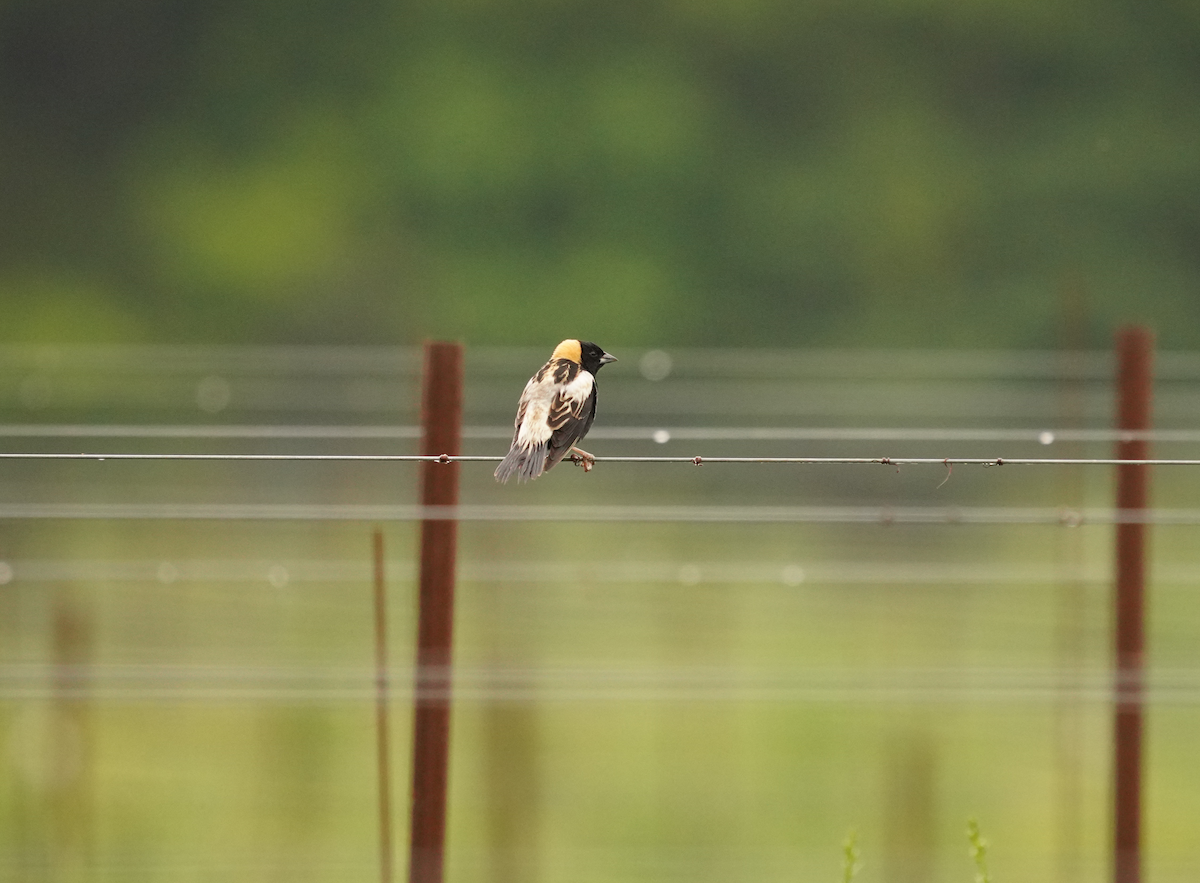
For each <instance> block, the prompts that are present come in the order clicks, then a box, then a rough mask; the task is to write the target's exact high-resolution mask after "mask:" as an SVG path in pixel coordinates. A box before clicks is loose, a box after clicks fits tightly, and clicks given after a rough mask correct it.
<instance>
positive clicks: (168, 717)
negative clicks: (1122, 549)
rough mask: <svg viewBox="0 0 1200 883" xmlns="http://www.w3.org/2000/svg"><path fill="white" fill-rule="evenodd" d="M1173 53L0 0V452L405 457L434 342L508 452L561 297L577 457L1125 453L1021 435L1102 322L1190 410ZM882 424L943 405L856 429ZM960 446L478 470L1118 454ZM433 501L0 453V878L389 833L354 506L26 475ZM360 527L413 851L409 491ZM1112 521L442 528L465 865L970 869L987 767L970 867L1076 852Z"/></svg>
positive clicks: (788, 487) (1198, 191) (304, 469)
mask: <svg viewBox="0 0 1200 883" xmlns="http://www.w3.org/2000/svg"><path fill="white" fill-rule="evenodd" d="M1198 47H1200V7H1198V6H1197V5H1196V4H1195V3H1193V2H1185V0H1163V2H1159V3H1155V4H1139V3H1134V2H1129V0H1126V2H1117V0H1096V2H1088V3H1083V2H1059V0H1045V2H1040V3H1029V2H1019V0H1008V2H979V0H959V2H956V3H949V2H944V0H925V2H917V0H862V2H859V3H856V4H847V3H835V2H825V0H809V2H782V0H690V2H611V3H606V4H599V3H582V2H565V0H563V2H559V0H525V2H521V3H514V2H502V0H496V2H488V0H447V2H442V3H399V2H397V3H372V2H364V0H343V2H339V3H332V2H323V0H316V2H311V3H306V4H283V3H278V2H264V0H241V2H236V3H235V2H229V0H160V2H150V0H121V2H94V3H83V2H78V0H0V304H2V305H3V321H0V447H2V448H3V450H7V451H29V450H42V451H55V450H58V451H70V450H81V449H88V450H103V451H147V452H152V451H160V452H161V451H167V452H205V451H211V452H223V451H226V452H227V451H233V452H260V453H265V452H281V453H286V452H303V453H372V452H379V453H397V452H401V453H403V452H409V451H411V450H412V449H413V447H414V445H415V442H414V435H415V433H416V431H417V430H416V428H415V423H416V419H417V417H416V413H415V401H416V393H415V385H416V376H417V370H418V362H419V355H418V353H417V352H416V351H415V350H413V349H411V346H412V345H413V344H415V343H418V342H419V341H420V340H422V339H424V338H428V337H440V338H451V339H458V340H462V341H464V342H466V344H467V354H468V387H467V417H466V419H467V423H468V427H469V429H470V432H469V433H468V440H467V452H468V453H475V454H488V455H499V454H501V453H503V450H504V449H505V446H506V444H507V440H506V437H507V436H508V434H509V433H510V431H511V430H510V426H511V423H510V421H511V418H512V409H513V406H514V405H515V401H516V397H517V395H518V394H519V391H520V389H521V385H522V384H523V383H524V381H525V379H526V378H527V377H528V376H529V374H530V373H531V372H532V371H533V370H535V369H536V367H537V366H538V365H540V364H541V362H542V361H543V360H544V359H545V358H546V356H547V355H548V353H549V350H550V348H551V347H552V346H553V344H554V343H556V342H557V341H558V340H559V339H562V338H564V337H568V336H582V337H585V338H591V339H594V340H596V341H598V342H600V343H601V344H602V345H603V346H604V347H605V348H606V349H608V350H610V351H612V352H613V353H614V354H616V355H617V356H619V357H620V359H621V362H620V363H618V364H617V365H614V366H612V367H610V368H606V369H605V373H604V375H603V376H602V377H601V387H602V390H603V395H602V402H601V413H600V418H599V421H598V423H597V427H596V429H595V430H594V432H593V434H592V437H591V438H590V439H589V441H590V442H591V444H590V445H589V448H590V449H591V450H593V451H594V452H595V453H597V454H598V455H605V454H608V455H614V454H659V453H666V454H679V455H687V456H692V455H695V454H697V453H700V454H704V455H708V456H714V455H718V454H732V455H755V454H761V455H766V456H769V455H780V456H783V455H861V456H878V455H880V454H881V453H884V454H887V455H889V456H907V455H911V456H934V457H944V456H947V455H950V456H1006V457H1012V456H1038V455H1042V454H1046V453H1061V454H1063V455H1064V456H1080V455H1082V456H1104V455H1107V454H1108V453H1109V452H1110V446H1109V444H1108V443H1107V442H1097V443H1084V442H1078V441H1067V440H1064V437H1056V438H1055V439H1054V440H1053V441H1052V442H1051V446H1050V447H1047V445H1046V444H1045V442H1044V441H1042V440H1039V438H1038V435H1039V433H1040V432H1042V431H1045V430H1048V429H1055V430H1061V429H1062V428H1071V427H1075V428H1079V427H1082V428H1091V429H1103V428H1105V427H1108V426H1110V425H1111V401H1112V389H1111V384H1110V382H1109V378H1110V375H1111V367H1112V366H1111V363H1110V362H1109V361H1108V360H1107V358H1106V356H1105V354H1104V352H1103V351H1104V350H1105V349H1106V348H1107V347H1108V346H1109V343H1110V339H1111V332H1112V329H1113V327H1114V326H1115V325H1116V324H1117V323H1120V322H1127V321H1141V322H1146V323H1148V324H1150V325H1152V326H1153V327H1154V328H1155V329H1156V330H1157V332H1158V335H1159V342H1160V344H1161V346H1162V347H1163V348H1164V349H1165V350H1168V351H1169V352H1168V353H1167V354H1166V355H1164V357H1163V359H1162V361H1161V362H1160V373H1159V387H1158V405H1157V407H1158V417H1157V419H1158V421H1159V423H1160V425H1162V426H1164V427H1166V428H1168V429H1172V430H1184V431H1191V430H1192V428H1193V427H1194V425H1195V414H1196V413H1198V412H1200V362H1198V361H1197V359H1196V357H1195V356H1194V355H1192V354H1191V353H1190V352H1189V351H1191V350H1197V349H1200V298H1197V296H1196V294H1197V291H1200V248H1198V245H1200V242H1198V238H1200V199H1198V198H1197V197H1198V196H1200V149H1198V147H1197V145H1200V100H1198V99H1197V96H1198V95H1200V49H1198ZM881 348H883V349H881ZM944 348H945V349H944ZM1056 350H1057V351H1060V352H1055V351H1056ZM1084 350H1087V352H1083V351H1084ZM871 427H884V428H888V427H891V428H894V429H900V430H955V431H958V435H954V434H953V433H952V434H951V435H950V436H945V437H943V439H942V440H937V438H936V434H935V435H928V434H927V435H926V436H924V437H923V438H918V437H915V436H909V437H902V436H901V435H897V434H896V433H893V434H891V435H888V434H886V433H884V434H882V435H879V436H877V439H876V440H875V441H868V440H864V439H863V437H862V436H858V437H857V440H854V438H851V437H847V436H846V435H845V434H843V435H841V436H839V435H838V432H839V431H844V430H862V429H867V428H871ZM764 428H766V429H770V430H788V431H791V430H811V429H814V428H816V429H821V428H825V429H828V430H829V432H827V433H826V434H825V435H820V434H819V433H818V434H817V435H815V436H803V435H802V434H801V435H796V434H794V433H793V434H792V435H791V436H788V435H787V434H786V433H785V434H784V435H783V436H778V435H776V436H774V437H770V434H769V433H768V434H767V436H765V437H764V435H763V433H762V432H760V430H762V429H764ZM964 429H968V430H971V429H974V430H981V431H985V432H992V435H991V436H989V438H991V440H990V441H970V440H969V439H968V438H967V437H966V436H964V435H963V434H962V432H961V430H964ZM995 430H1020V431H1021V432H1022V435H1020V436H1019V437H1017V436H1013V437H1007V438H1005V437H1003V436H1002V435H996V434H995V432H994V431H995ZM106 431H107V432H110V433H111V434H110V435H108V436H105V435H104V433H105V432H106ZM662 431H667V432H668V435H667V436H660V437H659V439H658V440H655V433H656V432H662ZM689 433H690V435H689ZM722 433H724V434H722ZM756 433H757V434H756ZM1197 447H1198V445H1197V442H1196V441H1195V440H1194V439H1192V437H1191V436H1188V437H1187V439H1183V440H1177V441H1175V442H1172V443H1169V444H1163V445H1162V446H1161V448H1160V451H1159V452H1160V453H1162V454H1164V455H1170V456H1180V457H1189V456H1190V457H1195V456H1198V455H1200V451H1198V449H1197ZM1160 476H1161V478H1159V479H1158V484H1157V486H1156V490H1155V502H1156V504H1157V505H1161V506H1166V507H1176V508H1188V507H1191V506H1192V505H1193V503H1194V500H1195V499H1196V493H1197V491H1198V490H1200V480H1198V479H1197V478H1194V477H1192V475H1191V473H1190V472H1186V471H1172V472H1169V473H1168V472H1165V471H1164V472H1160ZM944 478H946V475H945V472H944V470H941V469H940V467H939V468H935V469H931V470H920V469H906V470H901V471H899V472H894V471H892V470H890V469H871V470H860V469H854V468H849V467H847V468H830V469H828V470H826V469H815V470H813V469H786V468H774V469H772V468H758V467H736V468H734V467H720V468H718V467H716V466H715V465H713V466H711V467H709V466H706V467H703V468H701V469H695V468H694V467H680V468H679V469H657V468H650V467H641V466H616V465H603V466H602V467H601V468H598V469H597V470H596V471H594V472H593V473H591V474H590V475H587V476H585V475H584V474H583V473H582V472H580V471H579V470H574V469H568V468H566V467H563V468H561V469H559V470H556V471H555V472H554V473H552V474H551V475H549V476H547V477H546V478H545V479H544V480H542V481H539V482H538V483H537V484H535V485H533V486H530V487H524V488H516V487H505V488H500V487H497V486H496V485H495V484H494V482H493V481H492V479H491V468H490V466H488V465H487V464H475V465H472V466H469V467H464V469H463V498H464V502H467V503H490V504H508V503H548V504H557V503H579V502H582V501H594V502H596V503H598V504H604V505H661V504H673V505H681V506H690V505H699V506H725V507H737V506H775V505H785V506H792V505H806V506H807V505H818V506H868V507H875V510H878V511H887V510H888V509H890V508H897V507H904V506H912V505H946V506H1001V507H1002V506H1044V507H1059V506H1069V507H1079V506H1085V505H1087V506H1096V507H1104V506H1107V505H1109V504H1110V502H1111V498H1112V483H1111V475H1110V474H1109V472H1108V471H1107V470H1105V469H1087V470H1062V471H1053V472H1050V471H1044V472H1035V471H1032V470H1031V471H1030V472H1019V471H1015V470H995V469H993V470H964V469H958V470H955V472H954V473H953V475H952V476H951V477H950V479H949V480H948V481H946V482H944V483H943V479H944ZM415 493H416V485H415V471H414V470H412V469H411V467H409V466H397V465H379V464H376V465H364V464H340V465H337V464H318V465H314V464H297V463H277V464H261V463H260V464H246V463H242V464H231V463H224V464H217V463H203V464H197V463H190V464H181V463H117V462H113V461H106V462H104V463H29V462H4V463H2V464H0V506H3V507H9V508H7V509H4V510H3V511H4V512H6V513H8V514H7V515H6V517H5V518H4V519H3V520H0V879H3V880H14V881H17V880H19V881H59V880H80V881H85V880H88V881H90V880H103V881H114V883H116V881H122V883H123V881H131V880H147V881H149V880H155V881H157V880H164V881H166V880H170V881H180V880H195V881H208V880H222V881H226V880H228V881H238V883H241V881H247V883H248V881H262V880H288V881H292V880H321V881H325V880H328V881H334V880H336V881H343V880H364V881H365V880H373V879H377V858H376V819H375V811H376V808H375V780H374V775H375V773H374V756H375V755H374V742H373V739H374V733H373V730H372V724H373V710H372V706H371V696H372V693H371V684H372V671H371V668H370V663H371V658H372V648H371V644H370V637H371V619H370V617H371V608H370V595H369V591H370V586H369V571H368V568H367V560H368V554H369V547H370V529H371V526H372V525H371V523H370V521H369V520H363V521H353V520H351V521H335V520H311V521H304V520H296V521H288V520H278V521H256V522H247V521H240V520H231V521H218V520H209V521H197V520H190V521H189V520H171V519H159V520H155V519H142V520H123V519H119V518H91V519H68V518H38V517H28V516H29V515H30V513H33V512H36V507H38V506H41V505H44V504H55V503H63V504H76V503H83V504H105V505H107V504H131V505H137V504H155V505H160V504H161V505H166V506H186V505H192V504H197V505H199V504H205V505H217V506H225V505H235V504H260V503H273V504H279V505H290V504H297V505H301V506H308V505H325V504H330V505H358V504H364V505H370V504H378V505H387V504H396V503H398V502H399V503H409V502H412V501H413V500H414V499H415ZM1195 531H1196V529H1195V528H1194V527H1189V526H1177V527H1170V528H1162V529H1159V530H1156V531H1155V532H1154V538H1153V542H1152V545H1151V551H1152V556H1153V562H1152V577H1153V582H1152V603H1151V608H1150V611H1151V622H1150V627H1149V633H1150V647H1151V680H1152V684H1153V686H1154V691H1153V692H1152V700H1153V704H1152V708H1151V714H1150V717H1149V721H1150V723H1149V729H1148V736H1147V744H1148V747H1147V786H1146V800H1147V829H1146V830H1147V835H1146V836H1147V859H1146V860H1147V879H1148V880H1149V881H1151V883H1176V881H1178V883H1184V881H1188V883H1190V881H1191V880H1193V879H1194V877H1195V868H1196V867H1197V866H1198V865H1200V854H1198V853H1197V846H1196V841H1195V830H1196V828H1197V819H1198V818H1200V780H1198V778H1197V776H1198V767H1197V765H1196V764H1195V762H1194V753H1195V752H1194V743H1195V733H1196V731H1197V726H1200V719H1198V717H1197V708H1200V700H1198V697H1200V680H1198V679H1197V672H1198V671H1200V660H1198V659H1197V649H1196V648H1197V646H1198V644H1197V641H1196V635H1197V633H1198V629H1200V601H1198V600H1197V597H1198V596H1197V594H1196V592H1195V587H1196V585H1197V584H1198V583H1200V557H1198V553H1197V550H1198V549H1200V543H1197V542H1196V534H1195ZM385 532H386V536H387V542H388V551H389V574H390V578H391V591H392V602H393V603H392V607H391V616H392V622H391V626H392V630H391V634H392V659H393V663H394V671H393V675H394V679H395V684H396V690H397V702H396V704H395V706H394V709H393V724H394V743H393V749H394V751H393V754H394V758H393V759H394V770H395V771H396V775H395V796H396V799H397V804H398V807H399V809H398V816H397V818H396V820H395V829H396V837H397V841H398V843H399V844H401V849H400V854H401V857H402V855H403V848H402V845H403V843H404V842H405V835H406V827H405V826H406V816H405V812H406V806H405V795H406V793H407V781H408V780H407V774H408V769H407V759H408V750H409V746H408V741H407V739H408V726H409V720H408V716H407V699H408V696H407V693H406V689H407V687H406V685H407V684H409V683H410V681H411V672H410V671H409V670H408V668H407V666H408V665H409V664H410V662H411V659H412V630H413V622H412V613H413V597H412V591H413V586H412V573H413V564H412V562H413V558H414V554H415V549H414V542H415V531H414V530H413V526H412V525H411V524H408V523H405V522H403V521H395V522H388V523H386V524H385ZM1111 557H1112V556H1111V531H1110V530H1109V529H1108V528H1106V527H1103V526H1100V525H1085V526H1083V527H1079V528H1077V529H1076V528H1070V527H1066V526H1060V525H1055V526H1013V525H1009V526H1000V525H977V526H967V525H956V526H932V525H925V526H914V525H907V526H906V525H899V524H895V525H891V526H883V525H881V524H862V525H844V524H803V523H796V524H738V523H711V524H671V523H643V522H632V523H621V522H617V523H608V524H587V523H584V524H580V523H573V524H566V525H555V526H551V525H546V524H526V523H520V522H516V523H486V522H484V523H479V522H473V523H468V524H464V525H463V527H462V552H461V566H460V584H459V595H458V616H459V619H458V628H459V631H458V634H457V638H456V652H457V653H458V659H459V662H460V665H461V667H460V683H459V686H460V688H461V689H460V692H459V700H458V702H457V704H456V707H455V719H454V727H455V729H454V744H453V767H452V773H451V780H452V785H451V789H452V794H451V804H450V805H451V819H450V840H449V844H450V849H449V858H448V866H447V872H448V879H449V880H450V881H460V883H468V881H469V883H475V881H479V883H485V881H486V883H537V881H546V883H551V881H572V883H589V881H597V883H600V881H605V883H608V881H613V883H615V881H631V880H646V881H688V883H692V881H714V883H716V881H725V880H755V881H780V883H783V881H790V880H805V881H808V880H814V881H815V880H831V881H832V880H837V879H839V874H840V844H841V842H842V839H843V838H844V836H845V833H846V831H847V829H849V828H850V827H857V828H858V830H859V832H860V845H861V847H862V849H863V853H864V859H865V866H864V868H863V871H862V874H861V876H860V877H859V878H858V880H860V881H862V883H943V881H944V883H950V881H960V880H961V881H965V880H969V879H971V875H972V873H973V869H972V867H971V865H970V860H969V859H968V857H967V851H966V841H965V837H964V836H963V831H964V828H965V822H966V819H967V817H968V816H977V817H978V818H979V819H980V822H981V825H982V827H983V830H984V833H985V835H986V836H988V837H989V839H991V841H992V843H993V853H992V856H991V861H992V865H993V869H994V871H995V873H996V879H999V880H1004V879H1007V880H1022V881H1026V883H1043V881H1045V883H1050V881H1054V883H1090V881H1098V880H1102V879H1106V875H1107V855H1108V839H1107V838H1108V834H1107V831H1108V824H1109V819H1108V813H1109V810H1108V801H1109V797H1108V789H1109V759H1108V758H1109V698H1110V697H1109V692H1108V665H1109V626H1110V622H1109V590H1110V586H1109V572H1110V567H1111ZM400 866H401V868H403V860H402V858H401V863H400Z"/></svg>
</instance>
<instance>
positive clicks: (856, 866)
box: [842, 829, 862, 883]
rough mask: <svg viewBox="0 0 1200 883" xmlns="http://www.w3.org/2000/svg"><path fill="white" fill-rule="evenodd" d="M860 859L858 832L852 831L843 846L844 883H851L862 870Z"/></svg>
mask: <svg viewBox="0 0 1200 883" xmlns="http://www.w3.org/2000/svg"><path fill="white" fill-rule="evenodd" d="M858 857H859V853H858V832H857V831H855V830H853V829H851V831H850V833H848V834H847V835H846V840H845V842H844V843H843V844H842V883H851V881H852V880H853V879H854V875H855V874H857V873H858V872H859V871H860V870H862V862H860V861H859V860H858Z"/></svg>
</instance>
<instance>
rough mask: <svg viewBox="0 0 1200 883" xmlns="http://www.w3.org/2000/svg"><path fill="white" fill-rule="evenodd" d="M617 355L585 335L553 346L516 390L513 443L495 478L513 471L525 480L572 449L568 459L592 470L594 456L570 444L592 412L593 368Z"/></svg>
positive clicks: (587, 423)
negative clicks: (518, 395)
mask: <svg viewBox="0 0 1200 883" xmlns="http://www.w3.org/2000/svg"><path fill="white" fill-rule="evenodd" d="M616 360H617V359H616V356H610V355H609V354H608V353H606V352H605V351H604V350H602V349H600V347H598V346H596V344H594V343H590V342H588V341H586V340H564V341H563V342H562V343H560V344H559V345H558V346H556V347H555V348H554V352H553V353H552V354H551V356H550V361H549V362H547V363H546V364H545V365H543V366H542V367H541V369H540V370H539V371H538V372H537V374H534V375H533V377H531V378H530V379H529V382H528V383H527V384H525V391H524V392H522V393H521V400H520V401H519V402H518V403H517V420H516V424H515V425H516V432H515V433H514V434H513V441H512V448H510V449H509V452H508V455H507V456H506V457H505V458H504V459H503V460H502V461H500V465H499V466H497V467H496V480H497V481H500V482H506V481H508V480H509V479H510V478H512V477H513V476H514V475H515V476H516V477H517V480H518V481H530V480H531V479H534V478H537V477H538V476H539V475H541V474H542V473H543V472H545V471H546V470H547V469H549V468H550V467H552V466H553V465H554V464H555V463H557V462H558V461H559V460H561V459H562V458H563V457H565V456H567V454H568V453H570V452H571V451H575V455H573V456H572V459H574V460H575V461H576V462H577V463H579V464H580V465H582V466H583V468H584V470H586V471H590V470H591V468H592V466H593V465H594V464H595V462H596V458H595V457H593V456H592V455H591V454H589V453H588V452H587V451H583V450H580V449H579V448H576V447H575V443H576V442H577V441H580V440H581V439H582V438H583V437H584V436H585V435H587V431H588V430H589V429H591V428H592V420H593V419H595V417H596V372H597V371H599V370H600V368H601V367H603V366H604V365H607V364H608V363H609V362H615V361H616Z"/></svg>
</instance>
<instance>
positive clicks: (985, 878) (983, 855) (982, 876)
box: [967, 819, 992, 883]
mask: <svg viewBox="0 0 1200 883" xmlns="http://www.w3.org/2000/svg"><path fill="white" fill-rule="evenodd" d="M967 840H968V841H970V843H971V849H970V856H971V859H972V860H973V861H974V862H975V883H992V877H991V875H990V874H989V873H988V869H987V848H988V842H987V841H986V840H984V839H983V835H982V834H980V833H979V822H977V821H976V820H975V819H968V820H967Z"/></svg>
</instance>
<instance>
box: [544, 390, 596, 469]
mask: <svg viewBox="0 0 1200 883" xmlns="http://www.w3.org/2000/svg"><path fill="white" fill-rule="evenodd" d="M595 416H596V379H595V378H594V377H593V376H592V375H591V374H590V373H589V372H587V371H580V372H579V373H578V374H577V375H576V376H575V378H574V379H573V380H571V381H570V382H569V383H567V384H565V385H564V386H562V387H561V388H560V389H559V390H558V391H557V392H556V393H555V396H554V401H553V402H551V404H550V413H549V418H548V421H547V422H548V423H549V426H550V428H551V430H552V433H551V435H550V450H549V453H548V456H547V458H546V468H547V469H549V468H550V467H551V466H553V465H554V464H555V463H557V462H558V461H559V460H561V459H562V458H563V457H565V456H566V455H567V452H568V451H570V450H571V446H572V445H574V444H575V443H576V442H577V441H579V440H580V439H582V438H583V437H584V436H585V435H586V434H587V431H588V430H589V429H590V428H591V426H592V419H593V418H594V417H595Z"/></svg>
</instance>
